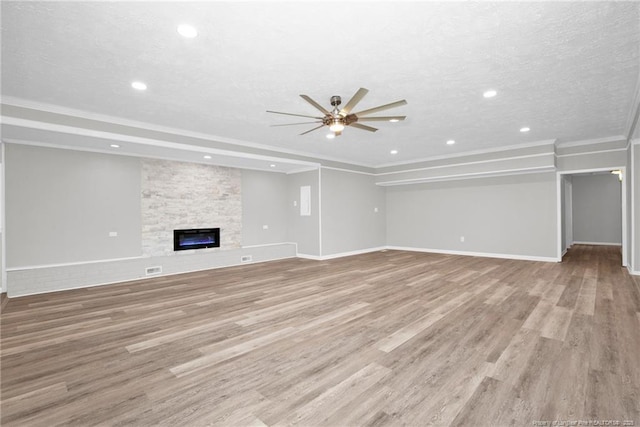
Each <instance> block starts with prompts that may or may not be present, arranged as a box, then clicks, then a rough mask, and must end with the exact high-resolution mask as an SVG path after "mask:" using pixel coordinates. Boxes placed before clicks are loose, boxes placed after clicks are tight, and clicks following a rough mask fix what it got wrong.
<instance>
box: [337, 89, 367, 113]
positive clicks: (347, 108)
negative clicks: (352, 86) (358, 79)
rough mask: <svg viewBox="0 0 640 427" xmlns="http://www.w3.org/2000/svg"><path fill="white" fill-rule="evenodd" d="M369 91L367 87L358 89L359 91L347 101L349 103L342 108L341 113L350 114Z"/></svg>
mask: <svg viewBox="0 0 640 427" xmlns="http://www.w3.org/2000/svg"><path fill="white" fill-rule="evenodd" d="M367 93H369V90H368V89H365V88H363V87H361V88H360V89H358V91H357V92H356V93H355V94H354V95H353V96H352V97H351V99H350V100H349V102H347V105H345V106H344V108H343V109H342V110H340V114H341V115H343V116H346V115H347V114H349V113H350V112H351V110H353V107H355V106H356V104H358V102H360V101H361V100H362V98H364V96H365V95H366V94H367Z"/></svg>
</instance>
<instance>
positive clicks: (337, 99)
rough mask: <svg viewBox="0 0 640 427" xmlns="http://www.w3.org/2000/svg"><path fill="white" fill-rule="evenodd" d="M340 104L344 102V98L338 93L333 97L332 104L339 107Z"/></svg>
mask: <svg viewBox="0 0 640 427" xmlns="http://www.w3.org/2000/svg"><path fill="white" fill-rule="evenodd" d="M340 104H342V98H340V97H339V96H338V95H334V96H332V97H331V105H332V106H334V107H337V106H338V105H340Z"/></svg>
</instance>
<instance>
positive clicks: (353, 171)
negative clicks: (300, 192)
mask: <svg viewBox="0 0 640 427" xmlns="http://www.w3.org/2000/svg"><path fill="white" fill-rule="evenodd" d="M321 168H322V169H329V170H333V171H340V172H348V173H355V174H360V175H368V176H378V175H379V174H377V173H371V172H362V171H356V170H351V169H343V168H334V167H332V166H321Z"/></svg>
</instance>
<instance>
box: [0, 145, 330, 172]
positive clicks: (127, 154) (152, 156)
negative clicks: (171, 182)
mask: <svg viewBox="0 0 640 427" xmlns="http://www.w3.org/2000/svg"><path fill="white" fill-rule="evenodd" d="M2 142H6V143H9V144H16V145H27V146H32V147H42V148H57V149H61V150H74V151H82V152H87V153H99V154H108V155H113V156H125V157H136V158H145V159H154V160H166V161H170V162H185V163H198V164H202V165H209V166H219V167H225V168H231V169H242V170H255V171H260V172H271V173H284V174H287V175H289V174H292V173H299V172H305V171H309V170H316V169H318V167H319V165H315V166H309V167H302V168H297V169H292V170H287V171H284V170H277V169H273V168H271V167H267V166H265V167H263V168H260V167H255V166H250V165H242V166H237V165H231V166H230V165H228V164H226V163H225V162H222V161H219V162H214V163H212V160H204V159H179V158H176V157H169V156H159V155H155V154H144V155H141V154H139V153H130V152H127V151H123V150H117V151H113V150H107V149H100V148H92V147H86V148H78V147H76V146H72V145H64V144H49V143H46V142H38V141H26V140H22V139H13V138H4V139H3V140H2Z"/></svg>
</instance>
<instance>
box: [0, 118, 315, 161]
mask: <svg viewBox="0 0 640 427" xmlns="http://www.w3.org/2000/svg"><path fill="white" fill-rule="evenodd" d="M2 140H3V141H4V142H8V143H14V144H25V145H38V146H44V147H55V148H64V149H72V150H83V151H93V152H98V153H108V154H117V155H126V156H136V157H149V158H159V159H168V160H177V161H184V162H191V163H204V164H215V165H219V166H226V167H234V168H242V169H255V170H263V171H269V172H280V173H296V172H301V171H306V170H312V169H318V168H319V167H320V165H319V164H317V163H312V162H303V161H297V160H291V159H287V158H281V157H273V156H261V155H255V154H249V153H241V152H230V151H226V150H216V149H210V148H206V147H199V146H194V145H185V144H178V143H171V142H166V141H159V140H145V139H144V138H137V137H127V136H125V135H117V134H109V133H107V132H96V131H92V132H86V131H85V130H83V129H77V128H70V127H64V126H58V127H52V126H47V127H46V129H38V128H36V127H25V126H21V125H14V124H7V123H3V124H2ZM205 156H206V157H205Z"/></svg>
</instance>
